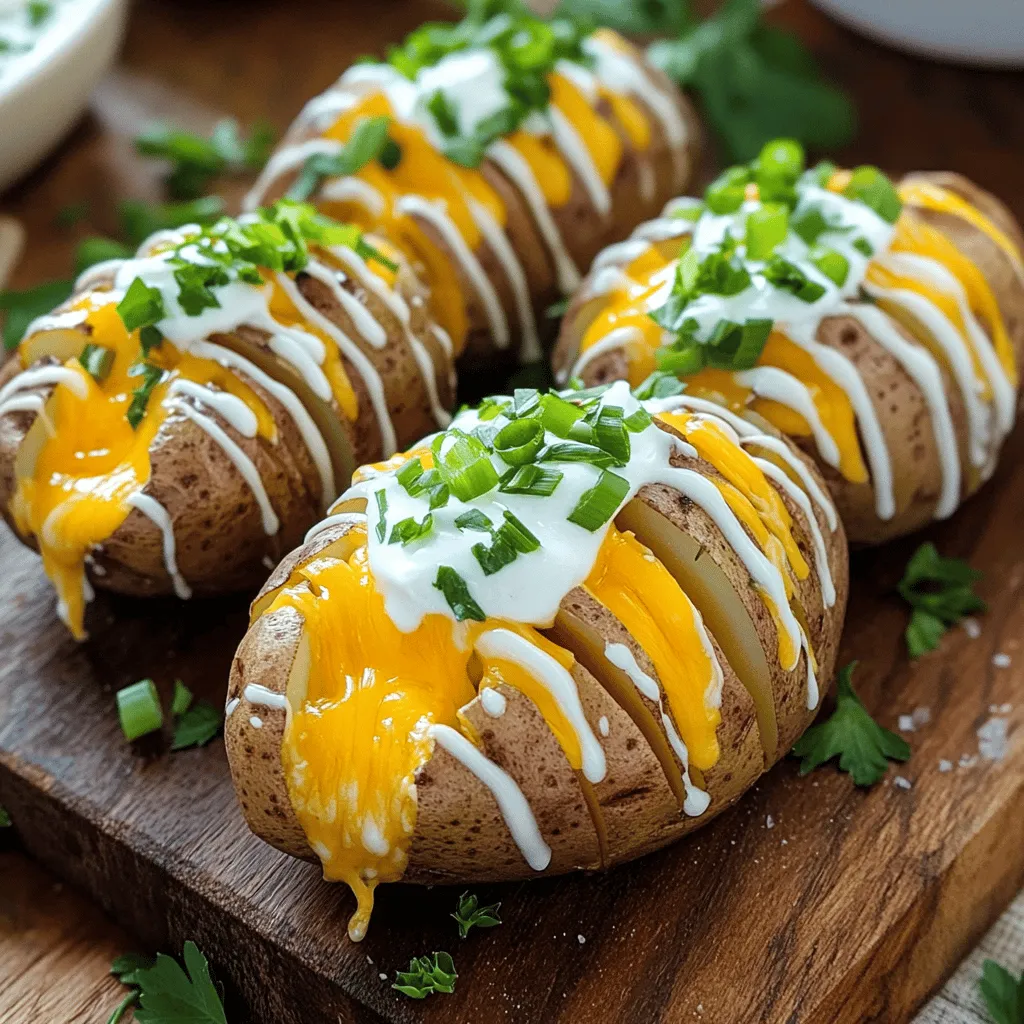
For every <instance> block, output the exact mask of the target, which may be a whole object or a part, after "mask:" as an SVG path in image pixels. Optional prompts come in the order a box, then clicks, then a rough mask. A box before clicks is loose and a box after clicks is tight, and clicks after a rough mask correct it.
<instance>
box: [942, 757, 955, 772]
mask: <svg viewBox="0 0 1024 1024" xmlns="http://www.w3.org/2000/svg"><path fill="white" fill-rule="evenodd" d="M952 770H953V762H952V761H947V760H946V759H945V758H943V759H942V760H941V761H939V771H940V772H951V771H952Z"/></svg>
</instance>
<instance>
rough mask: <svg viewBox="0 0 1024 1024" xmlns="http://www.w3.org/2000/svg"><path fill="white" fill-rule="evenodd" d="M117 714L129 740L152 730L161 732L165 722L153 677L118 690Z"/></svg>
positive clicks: (145, 734) (146, 734)
mask: <svg viewBox="0 0 1024 1024" xmlns="http://www.w3.org/2000/svg"><path fill="white" fill-rule="evenodd" d="M117 715H118V718H120V720H121V731H122V732H123V733H124V735H125V739H127V740H128V741H129V742H130V741H132V740H137V739H138V738H139V737H140V736H148V735H149V734H150V733H151V732H159V730H160V729H161V728H162V727H163V724H164V711H163V708H162V707H161V706H160V695H159V694H158V693H157V692H156V686H154V685H153V680H152V679H142V680H140V681H139V682H137V683H132V685H131V686H126V687H125V688H124V689H123V690H118V691H117Z"/></svg>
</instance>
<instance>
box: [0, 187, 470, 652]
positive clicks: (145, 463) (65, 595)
mask: <svg viewBox="0 0 1024 1024" xmlns="http://www.w3.org/2000/svg"><path fill="white" fill-rule="evenodd" d="M380 245H381V246H383V248H384V249H387V251H388V252H389V253H390V255H387V256H386V255H384V253H383V251H382V249H381V248H377V247H375V245H374V244H372V243H371V241H370V239H369V238H368V236H364V235H363V234H362V232H361V231H359V230H358V229H356V228H354V227H351V226H348V225H342V224H338V223H336V222H334V221H330V220H329V219H328V218H326V217H323V216H321V215H319V214H317V213H316V211H315V210H314V209H313V208H312V207H308V206H303V205H301V204H295V203H291V202H284V203H280V204H277V205H276V206H275V207H273V208H272V209H269V210H265V211H261V212H260V213H258V214H253V215H249V216H247V217H245V218H242V219H241V220H238V221H233V220H230V219H224V220H222V221H220V222H219V223H218V224H216V225H214V226H213V227H211V228H207V229H202V230H201V229H199V228H198V227H193V228H184V229H182V230H181V231H180V232H172V233H164V234H161V235H158V236H154V237H153V238H152V239H150V240H149V241H148V242H147V243H146V244H145V245H144V246H143V247H142V249H141V250H140V252H139V254H138V256H137V258H135V259H133V260H128V261H114V262H110V263H104V264H101V265H99V266H97V267H95V268H93V269H91V270H89V271H87V272H86V273H85V274H84V275H83V276H82V278H80V280H79V281H78V283H77V287H76V290H75V294H74V295H73V296H72V298H71V299H69V301H68V302H67V303H66V304H65V305H64V306H62V307H61V308H59V309H58V310H56V311H55V312H54V313H53V314H52V315H49V316H46V317H43V318H41V319H40V320H38V321H36V322H35V323H34V324H33V325H31V326H30V327H29V329H28V331H27V333H26V336H25V338H24V340H23V341H22V342H21V345H20V346H19V348H18V351H17V353H16V355H15V356H14V358H12V359H11V360H10V362H9V363H8V364H7V365H6V366H5V367H4V368H3V370H2V371H0V508H2V509H3V514H4V516H5V518H6V519H7V521H8V522H9V523H10V525H11V526H12V527H13V528H14V529H15V530H16V532H17V533H18V536H19V537H21V538H22V539H23V540H24V541H25V542H26V543H28V544H30V545H32V546H34V547H36V548H38V549H39V551H40V554H41V555H42V559H43V566H44V568H45V570H46V572H47V574H48V575H49V577H50V578H51V579H52V581H53V583H54V585H55V587H56V590H57V598H58V608H59V611H60V614H61V617H62V618H63V619H64V621H66V622H67V624H68V625H69V627H70V628H71V630H72V631H73V632H74V634H75V635H76V636H78V637H82V636H83V635H84V625H83V618H84V610H85V604H86V603H87V601H88V600H89V599H90V597H91V594H92V586H93V584H95V585H97V586H102V587H105V588H108V589H110V590H114V591H118V592H120V593H126V594H138V595H149V594H165V593H175V594H177V595H178V596H179V597H182V598H185V597H188V596H190V595H191V594H192V593H196V594H209V593H224V592H229V591H231V590H236V589H242V588H247V587H251V588H253V589H255V588H256V587H258V586H259V585H260V584H261V583H262V582H263V580H264V579H265V578H266V574H267V571H268V569H270V568H273V566H274V565H275V564H276V563H277V561H278V560H279V559H280V557H281V556H282V555H283V554H284V553H285V552H286V551H288V550H290V548H292V547H294V546H295V544H297V543H298V542H299V541H300V540H301V539H302V537H303V535H304V533H305V531H306V530H307V529H308V528H309V527H310V526H311V525H312V524H313V523H314V522H316V521H317V519H319V518H320V516H321V515H322V514H323V511H324V509H325V508H326V507H327V506H328V505H329V504H330V503H331V502H332V501H333V500H334V498H335V497H336V496H337V494H338V493H339V492H340V491H341V490H342V489H343V488H344V487H346V486H348V483H349V480H350V477H351V472H352V468H353V466H354V465H356V464H358V462H361V461H365V460H366V459H376V458H381V457H386V456H389V455H391V454H392V453H393V452H394V451H396V450H397V449H398V448H400V447H404V446H406V445H408V444H409V443H410V441H412V440H414V439H415V438H417V437H419V436H420V435H422V434H423V433H424V432H425V431H428V430H432V429H436V428H437V427H438V426H444V425H445V424H446V423H447V422H448V420H449V416H448V413H447V412H446V410H447V409H448V408H449V407H450V404H451V402H452V400H453V394H454V390H453V371H452V363H451V358H450V353H449V351H448V349H447V348H446V347H445V345H444V344H443V341H444V339H443V335H442V334H440V333H439V332H436V331H434V330H433V327H434V325H433V323H432V321H431V319H430V316H429V313H428V311H427V306H426V303H425V296H424V293H423V290H422V288H421V286H420V285H419V284H418V283H417V281H416V279H415V277H414V275H413V274H412V272H411V271H410V270H409V268H408V266H407V265H405V264H403V263H402V261H401V258H400V255H399V254H398V253H397V252H395V251H394V250H393V249H391V248H389V247H387V246H385V245H384V243H380Z"/></svg>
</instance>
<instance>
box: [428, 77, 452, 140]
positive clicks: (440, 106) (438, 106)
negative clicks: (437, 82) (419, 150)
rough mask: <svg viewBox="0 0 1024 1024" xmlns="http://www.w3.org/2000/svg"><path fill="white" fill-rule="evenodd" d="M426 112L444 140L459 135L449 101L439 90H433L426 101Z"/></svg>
mask: <svg viewBox="0 0 1024 1024" xmlns="http://www.w3.org/2000/svg"><path fill="white" fill-rule="evenodd" d="M427 111H428V112H429V113H430V114H431V115H433V118H434V121H435V122H436V124H437V127H438V128H439V129H440V130H441V134H442V135H444V136H445V137H446V138H451V137H452V136H454V135H458V134H459V119H458V118H457V117H456V116H455V109H454V108H453V107H452V104H451V100H449V99H448V97H447V96H446V95H445V94H444V93H443V92H442V91H441V90H440V89H435V90H434V91H433V92H432V93H431V94H430V98H429V99H428V100H427Z"/></svg>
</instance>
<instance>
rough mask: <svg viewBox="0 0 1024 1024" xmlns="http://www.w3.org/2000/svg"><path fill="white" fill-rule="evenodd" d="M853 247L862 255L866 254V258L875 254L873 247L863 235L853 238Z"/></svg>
mask: <svg viewBox="0 0 1024 1024" xmlns="http://www.w3.org/2000/svg"><path fill="white" fill-rule="evenodd" d="M853 247H854V249H856V250H857V252H859V253H861V254H862V255H863V256H867V258H868V259H871V257H872V256H874V255H875V250H874V247H873V246H872V245H871V243H870V242H869V241H868V240H867V239H866V238H865V237H864V236H863V235H861V236H860V237H859V238H855V239H854V240H853Z"/></svg>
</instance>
